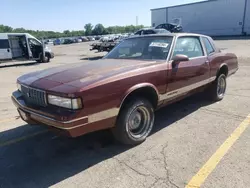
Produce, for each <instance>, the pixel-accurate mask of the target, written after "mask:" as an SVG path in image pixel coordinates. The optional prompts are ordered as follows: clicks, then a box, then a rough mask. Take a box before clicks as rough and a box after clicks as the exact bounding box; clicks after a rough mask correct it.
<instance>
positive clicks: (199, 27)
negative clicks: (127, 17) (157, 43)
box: [151, 0, 250, 36]
mask: <svg viewBox="0 0 250 188" xmlns="http://www.w3.org/2000/svg"><path fill="white" fill-rule="evenodd" d="M151 23H152V26H153V27H155V26H157V25H159V24H162V23H179V24H181V25H182V27H183V31H184V32H193V33H200V34H206V35H210V36H229V35H245V34H247V35H250V0H210V1H202V2H196V3H190V4H184V5H177V6H171V7H164V8H157V9H151Z"/></svg>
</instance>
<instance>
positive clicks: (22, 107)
mask: <svg viewBox="0 0 250 188" xmlns="http://www.w3.org/2000/svg"><path fill="white" fill-rule="evenodd" d="M11 99H12V101H13V103H14V105H15V106H16V107H17V110H18V112H19V114H20V116H21V118H22V119H23V120H24V121H26V122H29V121H35V122H38V123H41V124H45V125H48V126H50V127H53V128H56V129H59V130H62V131H67V132H68V133H69V135H70V136H74V135H72V134H71V132H72V130H75V129H79V128H82V127H84V126H86V125H88V117H87V116H85V117H81V118H76V119H72V120H68V121H61V120H59V119H60V118H63V117H60V116H58V115H53V114H48V113H46V112H44V111H39V110H36V109H32V108H30V107H28V106H27V105H26V103H25V101H24V99H23V97H22V94H21V93H20V92H19V91H15V92H13V93H12V97H11ZM64 118H65V117H64ZM85 128H86V127H85ZM87 132H91V131H89V130H87Z"/></svg>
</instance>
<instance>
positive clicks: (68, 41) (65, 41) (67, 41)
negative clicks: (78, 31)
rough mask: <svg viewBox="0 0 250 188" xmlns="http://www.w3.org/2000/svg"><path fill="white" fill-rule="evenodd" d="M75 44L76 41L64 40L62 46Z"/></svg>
mask: <svg viewBox="0 0 250 188" xmlns="http://www.w3.org/2000/svg"><path fill="white" fill-rule="evenodd" d="M72 43H74V40H73V39H64V40H63V42H62V44H72Z"/></svg>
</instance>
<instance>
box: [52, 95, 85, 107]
mask: <svg viewBox="0 0 250 188" xmlns="http://www.w3.org/2000/svg"><path fill="white" fill-rule="evenodd" d="M48 103H49V104H52V105H55V106H60V107H64V108H69V109H74V110H76V109H80V108H82V101H81V99H80V98H76V99H71V98H65V97H59V96H55V95H48Z"/></svg>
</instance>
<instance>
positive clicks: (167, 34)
mask: <svg viewBox="0 0 250 188" xmlns="http://www.w3.org/2000/svg"><path fill="white" fill-rule="evenodd" d="M154 36H157V37H175V36H176V37H184V36H195V37H200V36H202V37H208V36H206V35H202V34H197V33H159V34H148V35H133V36H131V37H130V38H137V37H154Z"/></svg>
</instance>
